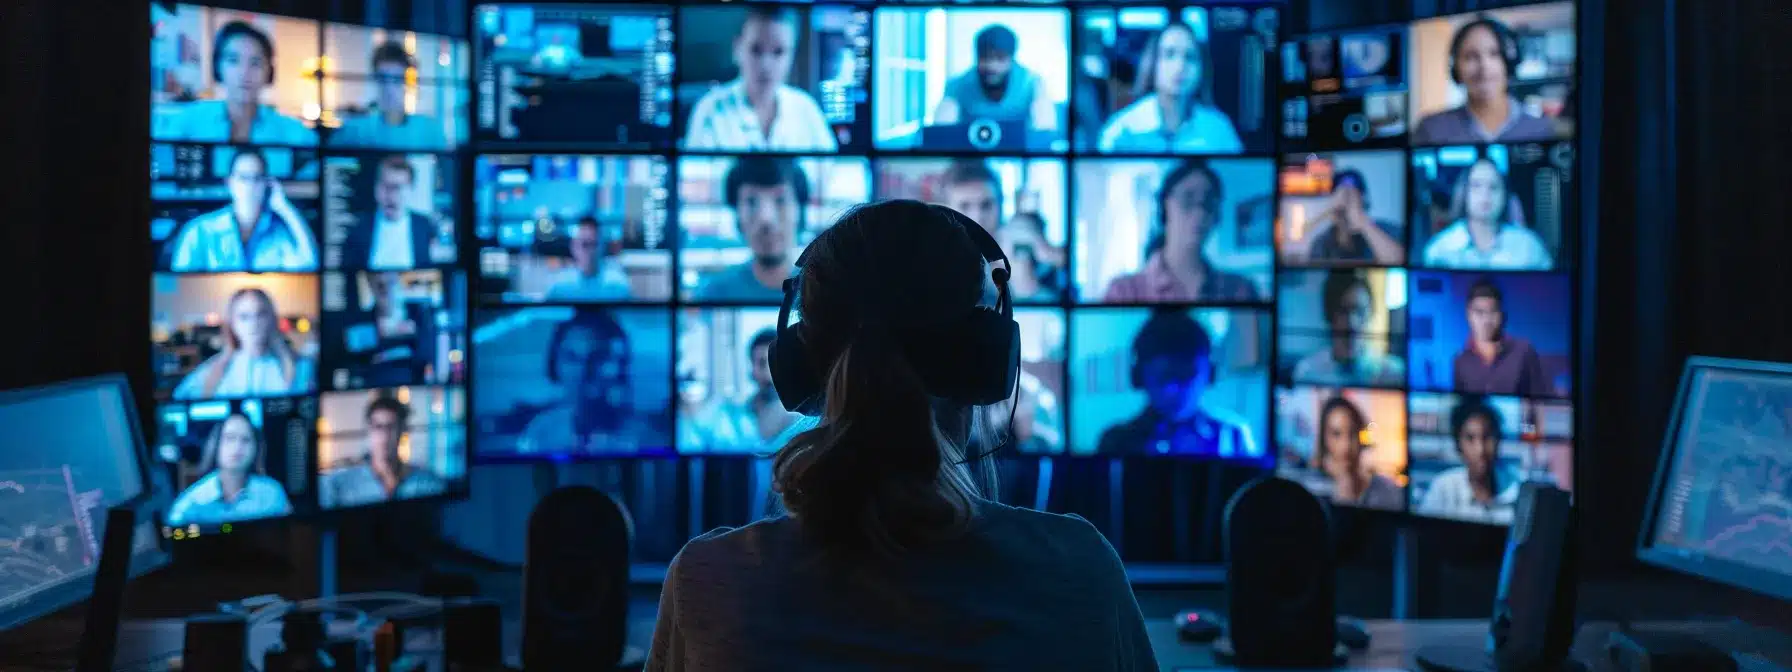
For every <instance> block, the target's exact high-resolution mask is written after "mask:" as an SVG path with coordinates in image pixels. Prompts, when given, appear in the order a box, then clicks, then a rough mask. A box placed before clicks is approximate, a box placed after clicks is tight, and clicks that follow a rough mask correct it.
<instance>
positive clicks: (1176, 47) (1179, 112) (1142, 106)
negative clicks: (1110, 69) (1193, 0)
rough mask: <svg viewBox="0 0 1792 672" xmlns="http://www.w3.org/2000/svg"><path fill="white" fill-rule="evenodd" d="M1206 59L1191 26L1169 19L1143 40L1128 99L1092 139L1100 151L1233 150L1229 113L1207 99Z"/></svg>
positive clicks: (1236, 144)
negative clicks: (1135, 74) (1096, 136)
mask: <svg viewBox="0 0 1792 672" xmlns="http://www.w3.org/2000/svg"><path fill="white" fill-rule="evenodd" d="M1212 63H1213V61H1211V60H1210V59H1209V58H1208V53H1207V43H1206V41H1204V40H1201V39H1199V38H1197V37H1196V36H1195V29H1194V28H1193V27H1190V26H1189V25H1188V24H1186V23H1183V22H1181V21H1174V22H1171V23H1170V25H1168V26H1165V27H1164V29H1163V30H1161V31H1158V33H1157V34H1156V35H1153V36H1151V40H1150V41H1149V42H1146V43H1145V52H1144V54H1143V55H1142V56H1141V57H1140V58H1139V74H1138V76H1137V77H1136V78H1135V79H1134V80H1133V92H1132V93H1133V102H1132V104H1130V105H1127V106H1126V107H1125V108H1124V109H1122V110H1120V111H1119V112H1118V113H1116V114H1114V116H1113V117H1110V118H1109V119H1108V121H1107V123H1106V124H1105V125H1104V126H1103V127H1102V129H1101V135H1100V136H1099V137H1098V139H1097V140H1096V143H1095V147H1096V149H1097V150H1100V151H1102V152H1110V153H1112V152H1130V153H1140V152H1146V153H1169V152H1175V153H1181V154H1237V153H1240V152H1243V151H1244V142H1243V141H1241V140H1239V139H1238V130H1237V129H1235V128H1233V127H1232V119H1231V118H1230V117H1227V116H1226V113H1225V112H1221V111H1220V110H1219V108H1217V107H1214V106H1213V103H1212V102H1211V101H1210V99H1211V97H1212V91H1213V84H1212V78H1211V77H1209V70H1211V69H1212Z"/></svg>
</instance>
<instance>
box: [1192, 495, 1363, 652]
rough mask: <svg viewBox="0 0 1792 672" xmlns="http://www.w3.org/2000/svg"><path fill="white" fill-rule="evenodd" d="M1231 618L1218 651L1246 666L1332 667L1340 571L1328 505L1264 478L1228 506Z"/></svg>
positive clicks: (1228, 613)
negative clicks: (1334, 563) (1335, 565)
mask: <svg viewBox="0 0 1792 672" xmlns="http://www.w3.org/2000/svg"><path fill="white" fill-rule="evenodd" d="M1223 535H1224V538H1225V553H1226V588H1227V591H1226V620H1227V622H1228V627H1227V637H1228V640H1229V642H1225V643H1222V644H1221V645H1220V646H1219V647H1217V648H1218V649H1219V652H1220V653H1221V654H1222V655H1227V654H1229V655H1228V656H1227V657H1229V658H1230V660H1229V661H1228V662H1229V664H1230V665H1232V666H1234V667H1241V668H1252V667H1279V668H1329V667H1332V666H1333V665H1336V664H1338V663H1339V662H1341V659H1342V658H1343V656H1344V652H1343V650H1342V647H1340V646H1338V636H1337V612H1336V600H1335V594H1336V592H1337V577H1336V569H1335V568H1334V567H1333V558H1332V544H1331V519H1330V515H1329V513H1328V512H1327V510H1326V507H1325V504H1324V503H1323V502H1321V501H1319V498H1317V497H1314V496H1313V494H1312V493H1310V492H1307V489H1306V488H1303V487H1301V486H1300V484H1298V483H1295V482H1293V481H1290V480H1287V479H1283V478H1276V477H1273V476H1267V477H1264V478H1260V479H1258V480H1255V481H1252V482H1251V483H1249V484H1246V485H1245V486H1244V487H1243V488H1241V489H1239V491H1238V492H1237V493H1236V494H1234V495H1233V496H1232V500H1231V501H1230V502H1228V503H1227V504H1226V518H1225V523H1224V531H1223Z"/></svg>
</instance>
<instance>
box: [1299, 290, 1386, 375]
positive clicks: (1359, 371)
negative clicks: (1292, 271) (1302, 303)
mask: <svg viewBox="0 0 1792 672" xmlns="http://www.w3.org/2000/svg"><path fill="white" fill-rule="evenodd" d="M1320 304H1321V305H1320V308H1321V310H1323V311H1324V313H1325V314H1324V317H1325V326H1326V331H1327V336H1328V338H1327V342H1328V344H1329V346H1330V347H1327V348H1325V349H1322V350H1320V351H1318V352H1315V353H1313V354H1310V355H1307V356H1306V357H1302V358H1301V359H1300V361H1299V362H1298V363H1296V364H1295V365H1294V371H1293V373H1292V377H1293V378H1294V380H1295V382H1299V383H1306V384H1310V385H1381V386H1400V385H1405V384H1406V362H1405V361H1404V360H1402V359H1400V358H1399V357H1396V356H1394V355H1384V354H1376V353H1375V352H1373V351H1372V350H1371V349H1370V347H1369V345H1370V344H1369V341H1368V339H1366V338H1364V337H1363V330H1364V329H1365V328H1367V327H1368V326H1369V318H1370V316H1371V315H1373V314H1374V312H1375V295H1374V294H1373V293H1372V292H1370V291H1369V281H1368V280H1367V279H1365V278H1364V277H1363V274H1362V273H1361V272H1359V271H1349V270H1334V271H1330V272H1328V273H1326V274H1325V282H1324V284H1323V285H1322V286H1321V288H1320Z"/></svg>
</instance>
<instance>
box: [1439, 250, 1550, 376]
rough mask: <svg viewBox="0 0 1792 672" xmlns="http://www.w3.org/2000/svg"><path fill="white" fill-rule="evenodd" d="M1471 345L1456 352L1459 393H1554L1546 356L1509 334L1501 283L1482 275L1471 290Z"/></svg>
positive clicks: (1469, 320)
mask: <svg viewBox="0 0 1792 672" xmlns="http://www.w3.org/2000/svg"><path fill="white" fill-rule="evenodd" d="M1467 312H1468V332H1469V340H1468V345H1466V346H1464V347H1463V349H1462V352H1461V353H1459V354H1457V355H1456V362H1455V365H1454V367H1452V368H1453V369H1454V371H1453V375H1452V379H1453V381H1454V383H1455V385H1454V387H1455V388H1456V391H1457V392H1464V393H1470V394H1511V395H1521V396H1527V397H1545V396H1550V395H1551V394H1552V392H1553V390H1551V389H1550V384H1549V380H1548V379H1547V378H1546V377H1545V375H1544V373H1543V359H1542V358H1541V357H1538V356H1537V349H1536V348H1535V347H1532V346H1531V342H1530V341H1527V340H1524V339H1522V338H1519V337H1517V336H1513V335H1511V334H1508V333H1506V304H1505V298H1504V296H1503V295H1501V294H1500V288H1499V286H1498V285H1495V284H1493V280H1492V279H1489V278H1482V279H1480V280H1478V281H1476V282H1475V284H1474V285H1472V286H1470V287H1469V289H1468V311H1467Z"/></svg>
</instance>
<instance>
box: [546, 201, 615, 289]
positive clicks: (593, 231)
mask: <svg viewBox="0 0 1792 672" xmlns="http://www.w3.org/2000/svg"><path fill="white" fill-rule="evenodd" d="M566 238H567V247H568V248H569V249H570V250H571V252H572V266H570V267H567V268H564V269H561V271H560V272H559V273H556V274H555V275H554V284H552V285H549V286H548V300H549V301H626V300H628V297H629V284H628V272H627V271H624V270H622V266H621V265H620V264H614V263H610V261H609V259H608V255H607V254H606V252H607V250H606V248H605V244H604V239H603V226H602V225H600V224H598V222H597V218H596V217H592V216H590V215H586V216H584V217H580V218H579V220H578V221H577V222H574V223H573V225H572V228H571V229H570V230H569V231H568V232H567V236H566Z"/></svg>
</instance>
